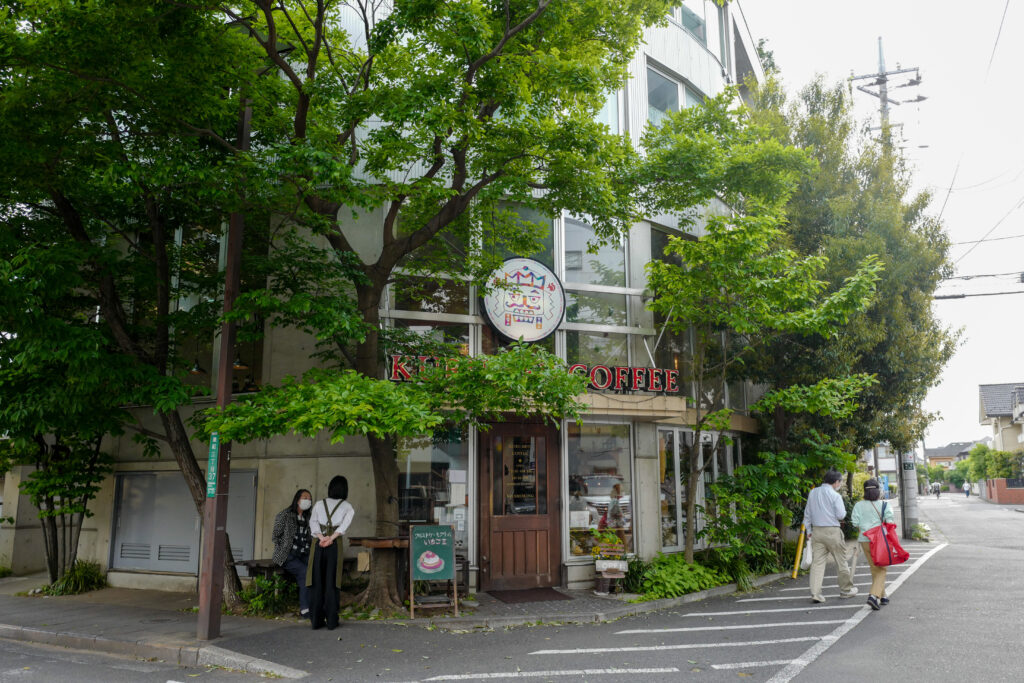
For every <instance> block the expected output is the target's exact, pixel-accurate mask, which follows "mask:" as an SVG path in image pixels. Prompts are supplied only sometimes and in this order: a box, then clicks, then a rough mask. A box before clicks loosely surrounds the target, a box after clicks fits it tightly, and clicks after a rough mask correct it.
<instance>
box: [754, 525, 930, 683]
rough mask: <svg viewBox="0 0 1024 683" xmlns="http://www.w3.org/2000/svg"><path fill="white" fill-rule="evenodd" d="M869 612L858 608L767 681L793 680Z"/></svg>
mask: <svg viewBox="0 0 1024 683" xmlns="http://www.w3.org/2000/svg"><path fill="white" fill-rule="evenodd" d="M946 545H948V544H946V543H943V544H942V545H939V546H936V547H935V548H932V549H931V550H929V551H928V552H927V553H925V554H924V556H923V557H922V558H921V559H920V560H918V561H917V562H915V563H914V564H912V565H911V566H910V568H909V569H907V571H905V572H903V574H901V575H900V577H899V578H898V579H896V580H895V581H893V582H892V584H891V585H889V586H887V587H886V593H889V594H890V595H891V594H892V593H893V592H894V591H895V590H896V589H897V588H899V587H900V586H901V585H902V584H903V582H904V581H906V580H907V579H908V578H910V575H911V574H913V573H914V572H916V571H917V570H918V568H919V567H920V566H921V565H923V564H924V563H925V562H927V561H928V560H929V559H930V558H931V556H932V555H934V554H935V553H937V552H939V551H940V550H942V549H943V548H945V547H946ZM870 613H871V608H870V607H868V606H867V605H864V606H863V607H862V608H861V609H860V610H858V612H857V613H856V614H854V615H853V616H852V617H850V618H849V619H847V620H846V622H845V623H843V624H842V625H841V626H837V627H836V629H835V630H834V631H832V633H830V634H828V635H827V636H825V637H824V638H822V639H821V641H820V642H818V643H816V644H815V645H813V646H811V647H810V648H809V649H808V650H807V652H805V653H803V654H802V655H801V656H800V657H799V658H797V659H794V660H793V661H792V662H790V663H789V664H788V665H786V668H784V669H783V670H782V671H780V672H778V673H777V674H775V675H774V676H772V677H771V678H770V679H769V680H768V683H789V681H791V680H793V678H795V677H796V676H797V675H798V674H799V673H800V672H801V671H803V670H804V669H805V668H807V666H808V665H809V664H811V663H812V662H813V661H814V660H815V659H817V658H818V657H820V656H821V655H822V653H824V652H825V651H826V650H828V649H829V648H830V647H832V644H833V643H835V642H836V641H837V640H839V639H840V638H842V637H843V636H844V635H846V634H847V633H848V632H849V631H850V630H851V629H853V627H854V626H856V625H857V624H859V623H860V622H862V621H863V620H864V617H866V616H867V615H868V614H870Z"/></svg>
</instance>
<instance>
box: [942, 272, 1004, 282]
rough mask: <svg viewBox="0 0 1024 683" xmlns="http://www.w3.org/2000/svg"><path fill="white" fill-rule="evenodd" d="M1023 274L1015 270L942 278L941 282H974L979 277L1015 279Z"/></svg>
mask: <svg viewBox="0 0 1024 683" xmlns="http://www.w3.org/2000/svg"><path fill="white" fill-rule="evenodd" d="M1021 274H1022V273H1021V271H1019V270H1015V271H1013V272H1012V273H981V274H979V275H951V276H950V277H944V278H942V280H941V282H945V281H947V280H973V279H975V278H979V277H1005V276H1007V275H1013V276H1014V277H1017V276H1018V275H1021Z"/></svg>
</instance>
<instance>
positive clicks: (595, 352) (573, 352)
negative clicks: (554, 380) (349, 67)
mask: <svg viewBox="0 0 1024 683" xmlns="http://www.w3.org/2000/svg"><path fill="white" fill-rule="evenodd" d="M627 340H628V336H627V335H625V334H615V333H612V332H585V331H579V330H567V331H566V333H565V349H566V352H565V360H566V361H568V363H569V364H570V365H573V364H575V363H583V364H584V365H589V366H591V367H593V366H595V365H607V366H609V367H613V366H616V365H629V352H628V344H627Z"/></svg>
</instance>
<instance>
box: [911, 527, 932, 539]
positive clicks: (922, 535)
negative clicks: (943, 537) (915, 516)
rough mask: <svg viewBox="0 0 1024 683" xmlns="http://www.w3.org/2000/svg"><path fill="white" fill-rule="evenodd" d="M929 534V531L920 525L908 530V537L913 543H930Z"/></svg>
mask: <svg viewBox="0 0 1024 683" xmlns="http://www.w3.org/2000/svg"><path fill="white" fill-rule="evenodd" d="M931 533H932V532H931V529H929V528H928V527H927V526H925V525H924V524H921V523H918V524H915V525H914V526H913V527H911V529H910V537H911V538H913V539H914V540H915V541H930V540H931Z"/></svg>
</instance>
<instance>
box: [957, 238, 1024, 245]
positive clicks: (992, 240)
mask: <svg viewBox="0 0 1024 683" xmlns="http://www.w3.org/2000/svg"><path fill="white" fill-rule="evenodd" d="M1021 237H1024V235H1009V236H1007V237H990V238H988V239H985V240H968V241H966V242H950V243H949V246H951V247H958V246H962V245H964V244H981V243H982V242H999V241H1002V240H1016V239H1020V238H1021Z"/></svg>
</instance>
